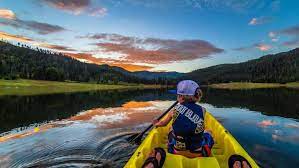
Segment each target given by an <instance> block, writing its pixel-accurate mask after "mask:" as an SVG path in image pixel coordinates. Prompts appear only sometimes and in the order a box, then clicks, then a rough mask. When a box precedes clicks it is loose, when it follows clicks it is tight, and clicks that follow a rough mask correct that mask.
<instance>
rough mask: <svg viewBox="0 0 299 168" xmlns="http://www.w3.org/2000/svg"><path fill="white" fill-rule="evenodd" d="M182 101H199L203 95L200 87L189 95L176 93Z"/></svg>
mask: <svg viewBox="0 0 299 168" xmlns="http://www.w3.org/2000/svg"><path fill="white" fill-rule="evenodd" d="M178 96H179V97H181V98H182V99H183V101H184V102H199V101H200V100H201V98H202V96H203V93H202V91H201V89H197V90H196V91H195V94H194V95H193V96H190V95H178Z"/></svg>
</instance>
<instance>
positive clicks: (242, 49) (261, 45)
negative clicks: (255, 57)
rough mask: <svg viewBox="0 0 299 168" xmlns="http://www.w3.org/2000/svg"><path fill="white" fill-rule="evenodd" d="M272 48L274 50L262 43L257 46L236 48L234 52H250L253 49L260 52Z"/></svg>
mask: <svg viewBox="0 0 299 168" xmlns="http://www.w3.org/2000/svg"><path fill="white" fill-rule="evenodd" d="M271 48H272V46H271V45H268V44H262V43H256V44H253V45H251V46H247V47H239V48H234V49H233V50H236V51H248V50H252V49H259V50H260V51H268V50H270V49H271Z"/></svg>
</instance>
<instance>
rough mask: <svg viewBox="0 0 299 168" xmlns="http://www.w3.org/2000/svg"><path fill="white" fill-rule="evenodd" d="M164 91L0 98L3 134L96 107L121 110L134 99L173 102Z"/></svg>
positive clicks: (0, 123)
mask: <svg viewBox="0 0 299 168" xmlns="http://www.w3.org/2000/svg"><path fill="white" fill-rule="evenodd" d="M163 92H164V93H165V92H166V91H162V92H161V90H134V91H96V92H86V93H68V94H53V95H41V96H0V133H2V132H6V131H9V130H11V129H14V128H19V130H22V127H25V128H24V129H26V127H27V126H29V125H30V124H36V123H43V122H47V121H52V120H56V119H65V118H68V117H70V116H73V115H76V114H77V113H78V112H80V111H83V110H89V109H92V108H96V107H97V108H99V107H102V108H106V107H116V106H118V107H120V106H121V105H122V104H123V103H125V102H128V101H130V100H140V101H149V100H155V98H159V99H160V100H171V99H173V95H170V94H161V93H163Z"/></svg>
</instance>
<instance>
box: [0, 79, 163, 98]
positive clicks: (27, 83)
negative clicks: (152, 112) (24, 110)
mask: <svg viewBox="0 0 299 168" xmlns="http://www.w3.org/2000/svg"><path fill="white" fill-rule="evenodd" d="M160 87H161V86H160V85H141V84H138V85H137V84H135V85H134V84H119V85H110V84H109V85H108V84H92V83H74V82H56V81H40V80H25V79H18V80H0V96H3V95H41V94H54V93H67V92H84V91H92V90H117V89H150V88H160Z"/></svg>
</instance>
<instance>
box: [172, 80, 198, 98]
mask: <svg viewBox="0 0 299 168" xmlns="http://www.w3.org/2000/svg"><path fill="white" fill-rule="evenodd" d="M198 88H199V85H198V84H197V83H196V82H194V81H193V80H183V81H180V82H179V83H178V85H177V94H179V95H189V96H193V95H195V92H196V89H198Z"/></svg>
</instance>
